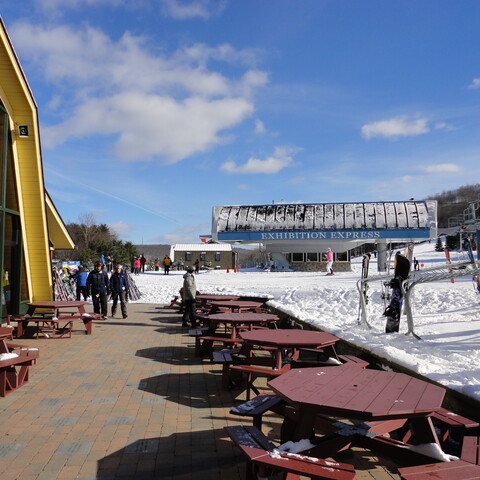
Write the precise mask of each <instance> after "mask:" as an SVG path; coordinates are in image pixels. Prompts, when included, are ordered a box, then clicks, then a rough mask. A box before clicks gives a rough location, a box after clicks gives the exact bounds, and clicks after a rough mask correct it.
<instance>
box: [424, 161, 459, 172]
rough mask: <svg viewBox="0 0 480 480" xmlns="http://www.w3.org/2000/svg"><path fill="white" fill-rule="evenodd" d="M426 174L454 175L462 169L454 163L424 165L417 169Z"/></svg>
mask: <svg viewBox="0 0 480 480" xmlns="http://www.w3.org/2000/svg"><path fill="white" fill-rule="evenodd" d="M418 169H419V170H422V171H424V172H427V173H455V172H461V171H463V168H462V167H461V166H460V165H457V164H456V163H438V164H436V165H426V166H420V167H418Z"/></svg>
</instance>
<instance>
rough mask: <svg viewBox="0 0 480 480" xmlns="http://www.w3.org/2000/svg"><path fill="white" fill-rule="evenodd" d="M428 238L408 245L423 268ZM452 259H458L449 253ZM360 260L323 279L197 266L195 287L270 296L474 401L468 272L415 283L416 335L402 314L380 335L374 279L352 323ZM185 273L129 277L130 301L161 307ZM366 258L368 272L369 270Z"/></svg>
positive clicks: (474, 338)
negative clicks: (393, 329) (363, 311)
mask: <svg viewBox="0 0 480 480" xmlns="http://www.w3.org/2000/svg"><path fill="white" fill-rule="evenodd" d="M434 246H435V245H434V242H432V243H428V242H427V243H424V244H422V245H416V246H415V250H414V256H415V257H416V258H417V259H418V260H419V262H420V264H421V265H423V268H427V267H429V266H432V265H433V264H440V263H441V262H443V263H445V256H444V254H443V253H438V252H435V251H434ZM452 260H453V261H456V260H465V257H464V256H463V257H461V254H455V253H452ZM360 272H361V259H360V258H359V259H354V260H353V261H352V272H344V273H343V272H340V273H336V274H335V275H334V276H326V275H325V273H324V272H310V273H304V272H286V271H285V272H281V271H276V272H269V271H242V270H240V271H238V272H236V273H233V272H232V271H230V272H229V273H227V272H226V271H201V272H200V273H199V274H197V275H196V284H197V290H198V291H200V292H202V293H220V294H235V295H248V296H260V297H268V298H270V300H269V302H268V304H269V305H271V306H273V307H276V308H279V309H281V310H282V311H284V312H286V313H288V314H290V315H292V316H294V317H296V318H298V319H300V320H303V321H305V322H308V323H310V324H312V325H315V326H317V327H318V328H320V329H322V330H324V331H327V332H330V333H332V334H334V335H336V336H338V337H340V338H342V339H344V340H346V341H348V342H351V343H353V344H355V345H358V346H360V347H362V348H365V349H367V350H369V351H371V352H372V353H374V354H375V355H377V356H379V357H381V358H385V359H387V360H391V361H394V362H395V363H397V364H400V365H403V366H405V367H407V368H409V369H410V370H412V371H415V372H418V373H419V374H421V375H423V376H425V377H428V378H430V379H432V380H434V381H437V382H439V383H441V384H442V385H444V386H446V387H449V388H452V389H455V390H457V391H459V392H461V393H463V394H464V395H467V396H470V397H472V398H474V399H476V400H480V348H479V347H480V308H479V307H480V296H479V295H478V293H477V292H476V290H475V288H474V283H473V282H472V277H471V276H470V277H462V278H457V279H455V282H454V283H452V282H451V281H449V280H444V281H437V282H433V283H426V284H421V285H418V286H417V287H415V293H414V311H413V316H414V323H415V332H416V333H417V334H418V335H419V336H420V337H421V339H420V340H418V339H416V338H414V337H413V336H411V335H408V336H406V335H404V333H405V332H406V331H407V324H406V317H405V315H402V319H401V324H400V333H397V334H385V333H384V331H385V317H383V316H382V313H383V311H384V309H385V305H384V300H383V299H382V298H381V283H380V282H373V283H372V284H371V287H370V290H369V297H370V300H369V304H368V319H369V322H370V324H371V328H368V327H367V326H366V325H365V324H359V322H358V318H359V294H358V291H357V288H356V282H357V280H358V279H359V278H360ZM184 273H185V272H177V271H171V272H170V274H169V275H164V274H163V272H146V273H144V274H140V275H137V276H133V279H134V281H135V283H136V285H137V287H138V288H139V290H140V292H141V294H142V296H141V299H140V300H138V303H153V304H162V305H165V304H169V303H170V301H171V300H172V298H173V296H174V295H178V291H179V289H180V288H181V286H182V284H183V275H184ZM377 274H378V273H377V265H376V261H375V259H374V258H373V257H372V260H371V263H370V275H377Z"/></svg>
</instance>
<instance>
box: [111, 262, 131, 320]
mask: <svg viewBox="0 0 480 480" xmlns="http://www.w3.org/2000/svg"><path fill="white" fill-rule="evenodd" d="M110 290H111V292H112V301H113V304H112V317H114V316H115V313H117V304H118V300H120V308H121V310H122V317H123V318H127V317H128V315H127V300H128V278H127V276H126V275H125V273H124V272H123V267H122V265H117V266H116V268H115V270H114V272H113V273H112V276H111V277H110Z"/></svg>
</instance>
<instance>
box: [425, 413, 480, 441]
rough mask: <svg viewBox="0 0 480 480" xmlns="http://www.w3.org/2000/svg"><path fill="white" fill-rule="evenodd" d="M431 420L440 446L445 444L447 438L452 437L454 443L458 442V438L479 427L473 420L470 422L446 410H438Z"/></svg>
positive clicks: (479, 424)
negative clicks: (436, 431) (440, 443)
mask: <svg viewBox="0 0 480 480" xmlns="http://www.w3.org/2000/svg"><path fill="white" fill-rule="evenodd" d="M432 420H433V424H434V425H435V427H436V428H437V430H438V436H439V439H440V441H441V442H442V445H444V444H445V443H446V442H447V440H448V439H449V437H451V436H454V437H455V438H454V441H458V440H459V437H460V436H463V435H465V434H468V433H467V432H468V430H470V429H474V428H475V429H476V428H477V427H479V426H480V423H478V422H476V421H475V420H470V419H469V418H466V417H463V416H462V415H459V414H457V413H454V412H451V411H450V410H447V409H446V408H440V410H438V411H437V412H434V413H433V414H432Z"/></svg>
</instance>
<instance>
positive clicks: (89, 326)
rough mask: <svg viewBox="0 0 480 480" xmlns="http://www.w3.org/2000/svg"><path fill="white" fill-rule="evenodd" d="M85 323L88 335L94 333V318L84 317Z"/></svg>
mask: <svg viewBox="0 0 480 480" xmlns="http://www.w3.org/2000/svg"><path fill="white" fill-rule="evenodd" d="M83 324H84V325H85V333H86V335H91V334H92V319H91V318H85V317H83Z"/></svg>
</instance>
